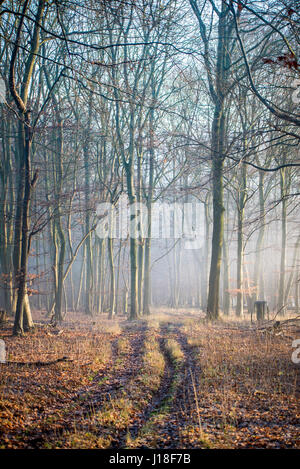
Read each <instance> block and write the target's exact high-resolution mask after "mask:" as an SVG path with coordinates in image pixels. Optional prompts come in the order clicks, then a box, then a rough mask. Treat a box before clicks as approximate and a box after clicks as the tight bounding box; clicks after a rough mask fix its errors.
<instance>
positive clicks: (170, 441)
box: [135, 324, 198, 449]
mask: <svg viewBox="0 0 300 469" xmlns="http://www.w3.org/2000/svg"><path fill="white" fill-rule="evenodd" d="M169 327H170V325H168V324H167V325H163V326H161V333H162V335H163V337H162V338H161V350H162V353H163V354H164V357H165V360H166V368H169V370H170V368H171V369H172V373H171V379H170V378H169V379H167V378H166V377H164V383H162V386H161V388H160V391H159V395H158V396H156V397H154V399H153V405H152V409H149V410H146V411H145V414H144V415H145V419H147V420H150V418H151V416H152V415H155V412H159V411H160V409H163V407H164V404H166V403H167V402H168V398H169V397H170V394H171V387H172V385H173V386H174V385H175V386H176V388H175V389H174V390H173V392H174V395H173V396H171V399H169V402H168V409H167V412H166V413H165V414H164V412H163V416H164V418H163V419H162V420H158V421H156V422H155V433H156V435H155V438H154V439H155V442H154V441H153V435H151V434H150V436H149V438H147V436H146V438H144V441H143V444H142V445H140V446H139V445H138V446H135V448H137V449H146V448H149V447H155V448H166V449H167V448H184V444H183V441H182V428H185V427H186V426H187V425H189V424H191V423H192V414H193V412H194V409H195V408H196V397H195V388H197V374H198V373H196V372H195V371H196V369H197V363H196V358H195V357H194V354H193V352H192V349H191V347H190V346H189V345H188V342H187V338H186V336H185V334H184V333H182V331H181V330H180V328H179V327H178V326H174V324H172V329H173V330H172V331H170V330H169ZM167 339H174V340H176V341H177V343H178V344H179V346H180V347H181V350H182V352H183V354H184V358H183V362H182V365H181V366H180V368H179V369H178V370H177V372H176V373H177V375H176V376H175V367H174V364H173V362H172V360H171V358H170V356H169V354H168V351H167V349H166V347H165V342H166V340H167ZM175 380H176V383H175ZM145 424H147V422H145ZM145 424H144V425H145ZM140 430H142V428H139V431H140ZM139 431H137V432H135V434H136V436H138V433H139ZM148 444H149V446H148ZM188 447H191V446H190V445H189V446H188Z"/></svg>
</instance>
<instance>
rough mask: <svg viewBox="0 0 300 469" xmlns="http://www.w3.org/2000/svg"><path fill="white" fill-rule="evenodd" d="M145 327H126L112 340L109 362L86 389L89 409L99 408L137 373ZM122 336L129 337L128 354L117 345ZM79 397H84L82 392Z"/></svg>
mask: <svg viewBox="0 0 300 469" xmlns="http://www.w3.org/2000/svg"><path fill="white" fill-rule="evenodd" d="M146 329H147V328H146V327H145V326H144V327H139V328H138V330H136V329H135V328H126V329H125V330H124V332H123V333H122V334H120V336H118V337H117V338H116V339H115V340H114V341H113V342H112V357H111V359H110V361H109V363H108V364H107V365H106V366H105V368H104V369H103V370H101V371H100V372H99V373H98V374H97V375H96V376H95V377H94V379H93V383H94V384H93V385H92V389H91V388H89V389H88V390H86V393H88V396H87V400H88V403H87V405H88V408H89V410H90V409H93V410H100V409H101V407H103V405H104V404H105V403H106V402H107V401H108V400H110V399H112V398H114V397H116V396H117V394H118V392H119V391H120V389H122V388H124V387H126V384H127V383H128V382H129V381H130V380H131V379H132V378H133V376H135V375H136V374H137V371H138V368H139V366H138V364H139V363H138V362H139V361H140V350H141V349H142V347H143V343H144V340H145V333H146ZM124 338H125V339H126V338H129V341H130V342H129V344H130V353H129V354H125V353H123V354H122V353H121V351H120V348H119V346H118V343H119V341H120V339H124ZM118 360H119V363H118ZM91 393H92V396H91ZM77 397H78V396H77ZM81 399H84V394H83V396H82V397H81Z"/></svg>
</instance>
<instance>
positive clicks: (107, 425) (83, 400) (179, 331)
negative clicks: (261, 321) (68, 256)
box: [0, 310, 300, 449]
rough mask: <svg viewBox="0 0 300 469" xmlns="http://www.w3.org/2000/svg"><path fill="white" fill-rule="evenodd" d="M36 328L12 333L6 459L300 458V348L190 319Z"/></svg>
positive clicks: (2, 392) (2, 383)
mask: <svg viewBox="0 0 300 469" xmlns="http://www.w3.org/2000/svg"><path fill="white" fill-rule="evenodd" d="M35 320H36V321H37V323H38V325H37V326H36V329H35V331H34V332H32V333H30V334H28V335H26V336H25V337H21V338H14V337H12V335H11V324H6V325H5V326H3V327H2V328H1V329H0V338H1V339H4V341H5V343H6V348H7V359H8V361H9V363H7V364H0V448H2V449H4V448H47V449H49V448H136V449H144V448H180V449H183V448H300V418H299V417H300V408H299V397H300V395H299V393H300V386H299V384H300V377H299V375H300V369H299V367H300V365H296V364H293V362H292V360H291V355H292V352H293V348H292V341H293V339H294V338H299V337H291V336H286V335H274V334H268V333H265V332H262V331H261V330H254V329H253V328H252V329H251V330H250V329H249V327H248V326H249V323H246V322H236V321H232V320H227V321H221V322H220V323H219V324H207V323H206V322H205V320H204V319H203V318H202V316H201V314H200V313H199V312H197V311H189V312H185V311H183V310H182V311H176V312H175V311H167V312H161V311H156V312H155V314H153V316H151V317H150V318H149V319H147V320H141V321H138V322H128V321H127V320H126V319H125V318H122V317H119V318H116V319H114V320H112V321H109V320H108V319H107V315H99V316H97V317H94V318H89V317H87V316H83V315H79V314H75V313H74V314H73V313H72V314H71V313H70V314H69V315H68V318H67V321H66V322H65V323H64V324H63V325H62V326H61V330H59V331H58V330H55V329H53V328H52V327H51V326H49V325H48V324H47V321H46V320H45V316H43V315H42V314H37V313H36V314H35ZM62 357H67V358H68V359H67V360H66V359H64V360H62V361H59V362H56V363H52V364H46V365H45V362H55V360H57V359H59V358H62ZM13 362H15V363H13ZM23 362H26V363H27V364H26V365H22V363H23Z"/></svg>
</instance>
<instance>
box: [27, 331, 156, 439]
mask: <svg viewBox="0 0 300 469" xmlns="http://www.w3.org/2000/svg"><path fill="white" fill-rule="evenodd" d="M146 330H147V327H146V326H145V325H143V326H139V327H138V328H136V327H132V326H131V327H126V328H125V329H124V331H123V332H122V333H121V334H120V335H118V336H117V337H115V338H114V339H113V340H112V341H111V349H112V353H111V357H110V359H109V361H108V363H107V364H106V365H105V366H104V368H103V369H101V370H100V371H99V372H98V373H97V374H96V376H94V378H93V383H92V385H91V386H90V387H85V388H84V389H83V390H81V391H79V392H77V393H76V394H75V396H73V398H72V400H71V402H73V403H74V405H75V409H72V408H71V406H72V404H71V405H70V404H68V405H67V407H66V414H67V415H68V414H69V415H70V414H73V418H74V422H75V423H76V431H79V432H80V431H86V430H89V428H90V424H91V422H90V418H91V416H93V415H94V413H95V412H101V409H102V408H103V407H104V406H105V404H106V403H107V402H109V401H110V400H111V399H113V398H116V397H118V395H119V394H120V391H121V390H122V389H123V388H125V387H126V385H127V384H128V383H129V382H130V380H132V379H133V377H134V376H135V375H136V374H137V372H138V369H139V361H140V350H141V349H142V347H143V343H144V339H145V333H146ZM121 339H125V340H126V339H128V343H129V353H125V352H123V353H122V352H121V351H120V347H119V341H120V340H121ZM118 361H119V363H118ZM101 380H102V382H101ZM99 382H100V384H99ZM68 407H69V408H68ZM76 407H77V408H76ZM69 431H70V422H68V423H66V422H65V421H64V422H62V423H61V424H60V425H59V428H58V429H57V430H53V429H51V428H49V429H44V430H43V434H45V435H47V442H48V443H50V442H51V441H52V442H54V441H56V440H60V441H61V440H64V439H65V438H66V437H67V434H68V432H69ZM97 434H99V436H101V425H100V427H99V428H98V429H97ZM30 441H31V438H30V435H28V443H30ZM32 443H33V447H35V448H37V447H43V438H41V439H39V442H38V444H35V443H34V440H33V441H32Z"/></svg>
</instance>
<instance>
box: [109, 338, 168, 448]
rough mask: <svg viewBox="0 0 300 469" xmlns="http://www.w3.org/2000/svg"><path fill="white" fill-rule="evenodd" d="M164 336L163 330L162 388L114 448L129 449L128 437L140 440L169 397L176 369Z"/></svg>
mask: <svg viewBox="0 0 300 469" xmlns="http://www.w3.org/2000/svg"><path fill="white" fill-rule="evenodd" d="M162 334H164V332H163V331H162V329H161V330H160V332H159V335H158V343H159V349H160V352H161V353H162V355H163V357H164V361H165V369H164V374H163V376H162V378H161V383H160V387H159V389H158V391H156V392H155V393H154V394H153V396H152V398H151V400H150V402H149V403H148V404H147V405H146V406H145V407H144V409H143V410H142V411H141V412H140V413H139V414H138V415H137V418H136V419H135V421H134V422H133V423H132V424H131V425H130V426H129V427H128V428H127V429H126V430H125V431H123V432H122V434H121V435H120V437H119V439H118V441H115V442H114V444H113V445H112V448H120V449H121V448H123V449H125V448H128V445H127V438H128V435H129V437H130V440H135V439H136V438H138V436H139V432H140V431H141V429H142V428H143V427H144V426H145V424H147V422H148V421H149V420H150V418H151V416H152V415H153V413H154V412H155V411H158V410H159V409H160V408H161V406H162V405H163V403H164V402H165V401H166V400H167V399H168V397H169V390H170V388H171V384H172V382H173V379H174V373H175V367H174V364H173V362H172V360H171V358H170V356H169V354H168V353H167V350H166V347H165V341H166V337H164V336H162ZM137 448H140V449H147V446H141V447H137Z"/></svg>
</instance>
